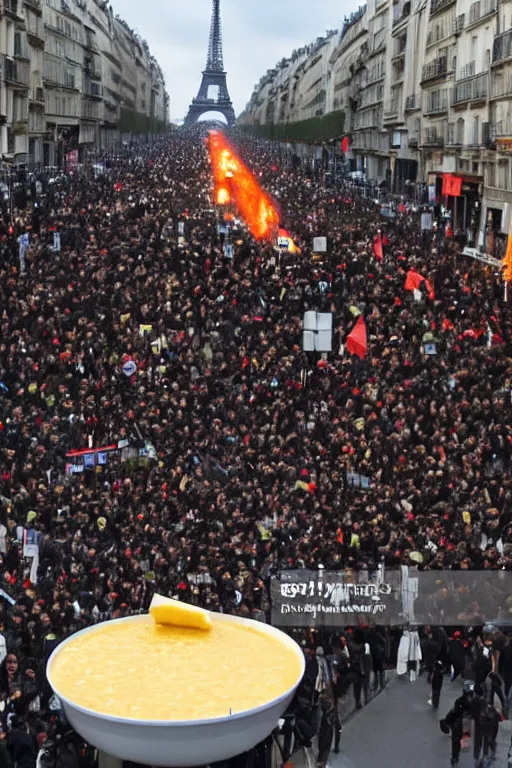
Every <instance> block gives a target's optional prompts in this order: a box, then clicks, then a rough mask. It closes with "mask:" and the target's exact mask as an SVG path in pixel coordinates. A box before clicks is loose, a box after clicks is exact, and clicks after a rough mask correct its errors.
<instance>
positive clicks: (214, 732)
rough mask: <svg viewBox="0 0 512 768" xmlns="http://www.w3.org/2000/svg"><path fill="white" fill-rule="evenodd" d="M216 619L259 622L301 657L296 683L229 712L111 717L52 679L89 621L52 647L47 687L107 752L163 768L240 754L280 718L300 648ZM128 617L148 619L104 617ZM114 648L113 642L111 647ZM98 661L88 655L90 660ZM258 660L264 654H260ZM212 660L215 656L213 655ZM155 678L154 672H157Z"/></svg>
mask: <svg viewBox="0 0 512 768" xmlns="http://www.w3.org/2000/svg"><path fill="white" fill-rule="evenodd" d="M213 618H214V621H216V622H217V621H220V622H222V621H226V622H232V623H234V624H240V625H241V626H251V627H255V626H256V627H257V629H258V630H259V631H260V632H263V633H264V634H266V635H269V636H270V637H274V638H276V640H279V641H280V642H281V643H283V645H286V646H287V647H288V648H290V649H291V650H293V652H294V653H295V655H296V657H297V659H298V661H299V670H300V672H299V674H298V675H297V680H296V681H295V682H294V684H293V685H292V686H291V687H290V688H288V690H286V691H284V692H283V693H282V695H281V696H279V697H278V698H277V699H273V700H272V701H269V702H268V703H267V704H263V705H262V706H260V707H256V708H254V709H249V710H247V711H245V712H240V713H238V714H235V715H232V716H230V717H217V718H212V719H209V720H188V721H187V720H183V721H173V720H170V721H168V720H133V719H130V718H126V717H110V716H109V715H103V714H100V713H98V712H94V711H93V710H91V709H86V708H85V707H81V706H79V705H78V704H75V703H74V702H73V701H72V699H70V698H69V697H68V696H65V695H64V694H63V693H62V692H61V691H60V690H59V688H58V686H56V685H55V684H54V682H53V680H52V667H53V664H54V663H55V661H56V659H57V658H58V656H59V654H61V653H63V652H65V649H66V645H67V644H68V643H72V642H73V641H74V640H75V638H77V637H78V636H79V635H85V634H86V633H87V632H95V631H97V629H98V625H95V626H92V627H88V628H87V629H83V630H81V632H77V633H76V634H75V635H72V636H71V637H69V638H68V639H67V640H64V642H63V643H61V644H60V645H59V646H58V647H57V648H56V649H55V650H54V652H53V653H52V655H51V657H50V660H49V662H48V669H47V676H48V680H49V682H50V685H51V687H52V688H53V690H54V691H55V693H56V694H57V696H58V697H59V699H60V700H61V702H62V707H63V709H64V712H65V714H66V717H67V719H68V720H69V722H70V723H71V725H72V726H73V728H74V729H75V730H76V731H77V732H78V733H79V734H80V735H81V736H82V737H83V738H84V739H85V741H87V742H88V743H89V744H92V745H93V746H95V747H97V749H100V750H102V751H103V752H106V753H107V754H109V755H113V756H114V757H118V758H120V759H122V760H131V761H132V762H136V763H141V764H143V765H156V766H164V768H174V767H175V766H179V768H189V767H191V766H201V765H206V764H208V763H215V762H218V761H220V760H228V759H229V758H231V757H235V756H236V755H240V754H242V753H243V752H246V751H247V750H249V749H252V747H254V746H256V744H259V742H260V741H263V739H265V738H266V737H267V736H268V735H269V734H270V733H271V732H272V731H273V730H274V728H275V727H276V726H277V724H278V720H279V718H280V717H281V715H282V714H283V712H284V711H285V710H286V708H287V707H288V705H289V704H290V702H291V700H292V698H293V695H294V693H295V691H296V689H297V686H298V685H299V683H300V681H301V679H302V676H303V674H304V668H305V661H304V654H303V653H302V651H301V649H300V647H299V646H298V645H297V643H296V642H295V641H294V640H292V638H291V637H288V635H285V634H284V632H281V631H280V630H279V629H276V628H275V627H270V626H268V624H262V623H260V622H255V621H251V620H249V619H241V618H239V617H238V616H229V615H226V614H221V613H216V614H214V616H213ZM127 621H147V616H131V617H129V618H127V619H117V620H115V621H110V622H108V624H109V626H112V625H114V624H122V623H123V622H127ZM112 652H113V653H115V648H113V649H112ZM96 663H101V661H100V662H98V661H97V660H94V659H91V664H96ZM260 663H261V664H264V663H265V659H261V661H260ZM212 664H215V659H212ZM155 684H158V683H157V678H155Z"/></svg>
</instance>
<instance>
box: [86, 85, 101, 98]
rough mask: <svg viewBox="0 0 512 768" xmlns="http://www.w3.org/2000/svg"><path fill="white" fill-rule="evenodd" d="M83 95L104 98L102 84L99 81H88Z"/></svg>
mask: <svg viewBox="0 0 512 768" xmlns="http://www.w3.org/2000/svg"><path fill="white" fill-rule="evenodd" d="M83 95H84V96H88V97H89V98H91V99H101V98H103V97H102V93H101V85H99V83H92V82H88V81H86V82H85V84H84V90H83Z"/></svg>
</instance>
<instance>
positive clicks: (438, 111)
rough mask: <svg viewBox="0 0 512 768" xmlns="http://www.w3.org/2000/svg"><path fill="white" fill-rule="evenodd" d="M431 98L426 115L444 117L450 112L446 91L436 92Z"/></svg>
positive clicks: (425, 110)
mask: <svg viewBox="0 0 512 768" xmlns="http://www.w3.org/2000/svg"><path fill="white" fill-rule="evenodd" d="M429 95H430V98H429V99H427V103H426V105H425V108H424V114H425V115H442V114H444V113H445V112H447V111H448V94H447V93H446V91H443V92H440V91H436V92H434V93H431V94H429Z"/></svg>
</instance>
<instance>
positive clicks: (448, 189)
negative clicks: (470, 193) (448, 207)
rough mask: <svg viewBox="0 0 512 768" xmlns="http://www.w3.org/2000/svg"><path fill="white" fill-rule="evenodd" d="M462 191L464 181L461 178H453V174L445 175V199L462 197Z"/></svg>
mask: <svg viewBox="0 0 512 768" xmlns="http://www.w3.org/2000/svg"><path fill="white" fill-rule="evenodd" d="M461 191H462V179H461V177H460V176H452V174H451V173H445V174H444V176H443V192H442V194H443V197H446V196H450V197H460V193H461Z"/></svg>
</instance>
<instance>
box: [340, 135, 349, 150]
mask: <svg viewBox="0 0 512 768" xmlns="http://www.w3.org/2000/svg"><path fill="white" fill-rule="evenodd" d="M341 151H342V152H344V153H345V154H347V152H348V136H344V137H343V139H342V140H341Z"/></svg>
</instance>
